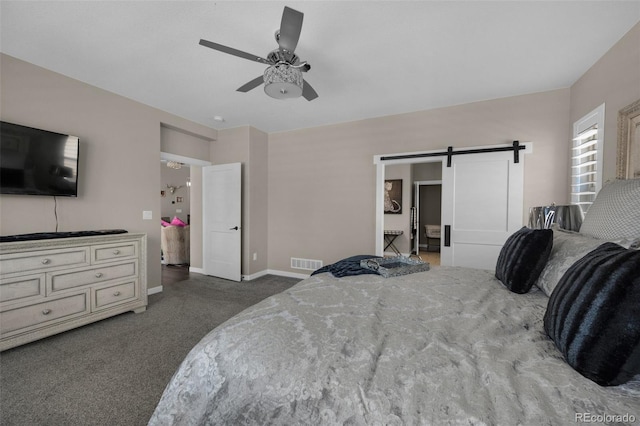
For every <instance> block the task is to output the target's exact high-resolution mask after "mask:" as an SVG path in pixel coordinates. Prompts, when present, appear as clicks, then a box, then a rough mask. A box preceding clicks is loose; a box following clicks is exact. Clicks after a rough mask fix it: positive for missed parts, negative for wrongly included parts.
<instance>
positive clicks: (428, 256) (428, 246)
mask: <svg viewBox="0 0 640 426" xmlns="http://www.w3.org/2000/svg"><path fill="white" fill-rule="evenodd" d="M414 186H415V191H414V194H415V195H414V206H415V208H416V227H415V228H416V229H415V237H414V249H413V252H414V253H415V254H417V255H418V257H420V258H421V259H422V260H425V261H428V262H429V263H430V264H432V265H439V264H440V245H441V244H442V238H441V230H442V214H441V213H442V212H441V209H442V181H441V180H431V181H415V182H414Z"/></svg>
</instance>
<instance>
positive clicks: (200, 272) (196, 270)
mask: <svg viewBox="0 0 640 426" xmlns="http://www.w3.org/2000/svg"><path fill="white" fill-rule="evenodd" d="M189 272H195V273H196V274H202V275H204V269H202V268H194V267H193V266H189Z"/></svg>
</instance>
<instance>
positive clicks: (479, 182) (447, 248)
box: [440, 151, 524, 270]
mask: <svg viewBox="0 0 640 426" xmlns="http://www.w3.org/2000/svg"><path fill="white" fill-rule="evenodd" d="M523 157H524V156H523V155H520V161H519V162H518V163H515V162H514V155H513V151H505V152H491V153H482V154H466V155H454V156H453V157H452V162H451V167H447V166H446V164H444V165H443V168H442V246H441V258H440V262H441V264H442V265H449V266H463V267H470V268H480V269H489V270H490V269H494V268H495V266H496V261H497V259H498V255H499V254H500V249H501V248H502V246H503V244H504V242H505V241H506V240H507V238H508V237H509V236H510V235H511V234H512V233H514V232H515V231H517V230H518V229H520V228H521V227H522V218H523V189H524V188H523V182H524V164H523Z"/></svg>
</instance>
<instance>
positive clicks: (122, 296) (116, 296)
mask: <svg viewBox="0 0 640 426" xmlns="http://www.w3.org/2000/svg"><path fill="white" fill-rule="evenodd" d="M135 298H136V282H135V281H131V282H128V283H122V284H116V285H112V286H109V287H104V288H99V289H96V290H95V293H94V297H93V303H94V305H93V309H100V308H107V307H109V306H110V305H113V304H117V303H119V302H123V301H125V300H128V299H135Z"/></svg>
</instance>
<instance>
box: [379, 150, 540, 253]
mask: <svg viewBox="0 0 640 426" xmlns="http://www.w3.org/2000/svg"><path fill="white" fill-rule="evenodd" d="M520 145H522V146H525V149H524V150H522V151H521V152H520V153H521V154H530V153H532V152H533V143H531V142H528V141H525V142H521V143H520ZM511 146H512V144H497V145H481V146H471V147H464V150H484V149H492V148H507V147H511ZM441 152H442V149H438V150H429V151H416V152H402V153H393V154H380V155H374V156H373V164H374V165H375V166H376V225H375V227H376V229H375V234H376V236H375V254H376V256H384V180H385V166H387V165H388V166H391V165H396V164H419V163H435V162H440V163H442V167H443V168H444V167H447V165H446V161H447V157H446V156H437V157H434V156H425V157H420V156H421V155H434V154H438V153H441ZM468 155H482V154H475V153H473V154H468ZM396 156H398V157H404V158H384V157H396ZM523 208H524V206H523Z"/></svg>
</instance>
